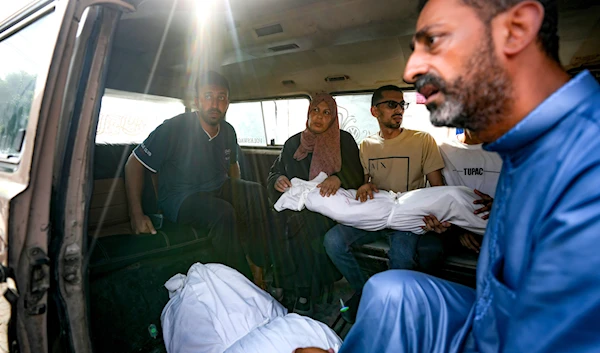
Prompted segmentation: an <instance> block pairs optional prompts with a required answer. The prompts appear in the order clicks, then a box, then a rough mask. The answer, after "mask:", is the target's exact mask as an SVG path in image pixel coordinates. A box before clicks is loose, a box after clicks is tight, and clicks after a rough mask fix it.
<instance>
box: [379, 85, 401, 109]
mask: <svg viewBox="0 0 600 353" xmlns="http://www.w3.org/2000/svg"><path fill="white" fill-rule="evenodd" d="M386 91H396V92H400V93H404V91H403V90H402V88H400V87H398V86H394V85H387V86H382V87H379V88H378V89H376V90H375V92H373V98H371V106H372V107H374V106H375V104H377V103H379V101H380V100H382V99H383V92H386Z"/></svg>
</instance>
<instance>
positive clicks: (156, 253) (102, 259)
mask: <svg viewBox="0 0 600 353" xmlns="http://www.w3.org/2000/svg"><path fill="white" fill-rule="evenodd" d="M90 235H93V233H92V234H90ZM90 246H91V247H92V253H91V257H90V263H89V268H90V271H91V273H92V274H96V273H102V272H106V271H113V270H115V269H118V268H121V267H125V266H129V265H131V264H133V263H136V262H138V261H141V260H143V259H146V258H150V257H153V258H157V257H171V256H178V254H180V253H182V252H184V251H190V250H192V249H207V248H210V247H211V244H210V241H209V239H208V238H207V237H206V234H205V233H202V232H199V231H197V230H195V229H194V228H192V227H189V226H183V225H178V224H174V223H170V222H168V221H165V222H164V223H163V227H162V228H161V229H160V230H158V231H157V233H156V234H138V235H135V234H120V235H110V236H104V237H96V238H94V237H92V238H90Z"/></svg>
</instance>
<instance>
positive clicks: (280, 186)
mask: <svg viewBox="0 0 600 353" xmlns="http://www.w3.org/2000/svg"><path fill="white" fill-rule="evenodd" d="M291 187H292V183H291V182H290V179H288V178H287V177H286V176H285V175H282V176H280V177H279V178H277V181H276V182H275V190H277V191H279V192H284V191H285V190H286V189H287V188H291Z"/></svg>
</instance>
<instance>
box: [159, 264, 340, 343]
mask: <svg viewBox="0 0 600 353" xmlns="http://www.w3.org/2000/svg"><path fill="white" fill-rule="evenodd" d="M165 287H166V288H167V289H168V290H169V297H170V300H169V302H168V303H167V305H166V306H165V307H164V309H163V312H162V315H161V323H162V328H163V337H164V341H165V346H166V347H167V352H169V353H198V352H202V353H222V352H227V353H238V352H239V353H242V352H250V353H253V352H256V353H259V352H261V353H280V352H293V350H294V349H296V348H298V347H308V346H316V347H321V348H323V349H328V348H334V350H335V351H336V352H337V350H338V349H339V347H340V346H341V340H340V338H339V337H338V336H337V335H336V334H335V333H334V332H333V331H332V330H331V329H330V328H329V327H327V326H326V325H324V324H322V323H320V322H318V321H315V320H312V319H310V318H308V317H303V316H299V315H296V314H287V310H286V309H285V308H284V307H283V306H282V305H281V304H279V303H278V302H277V301H276V300H275V299H274V298H273V297H271V296H270V295H269V294H268V293H266V292H264V291H262V290H261V289H259V288H258V287H256V285H254V284H253V283H252V282H250V281H249V280H248V279H247V278H245V277H244V276H243V275H241V274H240V273H239V272H237V271H236V270H234V269H232V268H229V267H227V266H225V265H220V264H207V265H203V264H201V263H196V264H194V265H192V267H191V268H190V269H189V271H188V274H187V276H184V275H182V274H177V275H175V276H173V277H172V278H171V279H170V280H169V281H167V282H166V283H165Z"/></svg>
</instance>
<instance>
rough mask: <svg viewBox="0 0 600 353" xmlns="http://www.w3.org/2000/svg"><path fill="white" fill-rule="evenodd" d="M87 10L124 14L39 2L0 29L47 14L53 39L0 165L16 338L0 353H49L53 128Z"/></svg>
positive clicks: (0, 211) (2, 255) (1, 32)
mask: <svg viewBox="0 0 600 353" xmlns="http://www.w3.org/2000/svg"><path fill="white" fill-rule="evenodd" d="M94 3H96V4H97V3H110V4H112V5H121V4H125V6H126V7H129V8H131V5H128V4H126V3H123V2H122V1H120V0H103V1H102V0H101V1H93V0H89V1H85V0H80V1H73V0H64V1H50V0H39V1H34V2H32V3H31V4H29V5H28V6H27V7H26V8H25V9H23V10H21V11H20V12H19V13H17V14H15V15H13V16H12V17H11V18H10V19H8V20H6V21H3V22H2V23H0V39H6V38H8V37H9V36H11V35H12V34H14V33H16V32H18V31H19V30H21V29H23V28H25V27H26V26H28V25H30V24H32V23H34V22H35V21H37V20H39V19H41V18H42V17H44V16H46V15H49V14H50V13H52V16H54V17H55V18H53V20H54V21H55V23H54V27H52V31H56V32H55V34H54V33H51V36H50V38H54V41H53V42H52V43H54V45H53V47H54V50H53V53H52V56H51V59H50V60H49V61H48V62H47V65H48V66H47V67H43V68H41V69H40V70H39V72H38V78H37V81H36V85H35V91H34V99H33V102H32V104H31V110H30V114H29V119H28V122H27V130H26V134H25V138H24V141H23V148H22V152H21V154H20V158H19V161H18V163H5V162H0V164H1V167H4V168H0V240H1V241H0V260H1V261H2V265H3V266H4V267H6V266H7V265H8V268H9V269H13V270H14V277H15V278H14V279H15V282H16V287H17V291H18V294H19V297H18V299H17V301H16V305H15V304H13V305H12V313H11V327H12V328H13V329H12V330H11V331H15V335H14V336H13V335H11V337H9V347H5V348H7V349H9V350H10V351H19V352H36V353H38V352H39V353H43V352H48V348H49V347H48V334H47V333H48V330H47V328H48V327H47V310H48V290H49V289H50V283H51V281H50V272H51V266H52V265H53V264H52V263H51V262H50V259H49V257H48V243H49V232H50V229H51V226H50V201H51V195H52V181H53V173H54V172H55V170H54V168H53V167H54V166H55V159H56V158H57V157H58V158H60V156H57V155H56V147H57V139H58V138H57V137H58V127H59V123H61V122H60V120H61V116H62V111H63V106H64V102H65V98H66V97H65V92H66V91H67V89H66V87H67V82H68V76H69V72H70V70H71V69H73V67H72V65H71V64H72V58H73V55H72V54H73V50H74V43H75V38H76V33H77V30H78V26H79V20H80V18H81V15H82V14H83V10H84V9H85V8H86V7H88V6H90V5H93V4H94ZM44 64H45V63H44ZM75 69H77V68H75ZM64 123H65V122H64V121H63V122H62V124H64ZM11 166H12V167H13V168H12V169H11V168H10V167H11ZM7 167H8V168H7ZM86 333H87V332H86Z"/></svg>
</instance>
